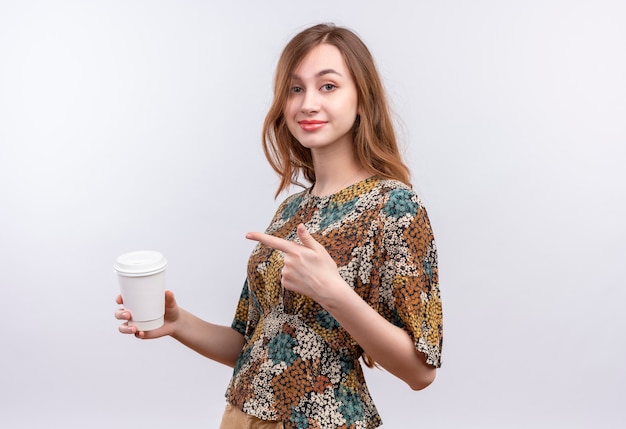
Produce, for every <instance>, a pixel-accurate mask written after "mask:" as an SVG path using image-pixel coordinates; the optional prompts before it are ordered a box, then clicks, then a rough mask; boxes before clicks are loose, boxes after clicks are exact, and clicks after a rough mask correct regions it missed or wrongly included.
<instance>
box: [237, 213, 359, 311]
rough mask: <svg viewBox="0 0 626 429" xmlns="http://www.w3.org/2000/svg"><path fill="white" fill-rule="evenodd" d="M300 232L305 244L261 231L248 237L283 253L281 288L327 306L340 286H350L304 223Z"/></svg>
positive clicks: (301, 239)
mask: <svg viewBox="0 0 626 429" xmlns="http://www.w3.org/2000/svg"><path fill="white" fill-rule="evenodd" d="M297 231H298V237H299V238H300V241H301V242H302V245H300V244H298V243H295V242H293V241H288V240H285V239H282V238H278V237H274V236H273V235H268V234H263V233H260V232H249V233H248V234H246V238H247V239H249V240H255V241H259V242H261V243H263V244H264V245H266V246H268V247H271V248H273V249H276V250H279V251H281V252H283V254H284V266H283V269H282V278H281V282H282V286H283V287H284V288H285V289H287V290H290V291H294V292H298V293H301V294H303V295H306V296H308V297H310V298H311V299H314V300H315V301H317V302H319V303H320V304H321V305H322V306H324V302H325V301H327V300H329V299H332V297H333V295H334V292H336V291H337V285H339V286H341V285H343V286H346V287H347V284H346V283H345V282H344V280H343V279H342V278H341V276H340V275H339V270H338V269H337V264H336V263H335V261H333V259H332V258H331V256H330V255H329V254H328V252H327V251H326V249H325V248H324V246H322V245H321V244H320V243H318V242H317V241H316V240H315V239H314V238H313V237H312V236H311V234H309V232H308V231H307V230H306V227H305V226H304V225H303V224H300V225H298V230H297Z"/></svg>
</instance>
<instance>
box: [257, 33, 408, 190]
mask: <svg viewBox="0 0 626 429" xmlns="http://www.w3.org/2000/svg"><path fill="white" fill-rule="evenodd" d="M323 43H326V44H329V45H332V46H335V47H336V48H337V49H339V52H341V54H342V56H343V58H344V61H345V62H346V65H347V67H348V69H349V70H350V73H351V74H352V79H353V80H354V83H355V85H356V89H357V95H358V111H359V112H360V115H358V116H357V119H356V121H355V124H354V128H353V138H354V152H355V156H356V159H357V162H358V163H359V164H360V165H361V166H363V167H364V168H365V169H366V170H368V172H369V173H371V174H373V175H377V176H379V177H381V178H386V179H396V180H399V181H401V182H403V183H405V184H407V185H410V172H409V169H408V168H407V166H406V165H405V164H404V162H403V161H402V157H401V154H400V151H399V148H398V144H397V141H396V135H395V131H394V127H393V122H392V120H391V114H390V111H389V106H388V103H387V96H386V94H385V90H384V87H383V84H382V81H381V79H380V76H379V74H378V71H377V69H376V65H375V63H374V59H373V57H372V55H371V53H370V51H369V50H368V49H367V47H366V46H365V44H364V43H363V42H362V41H361V39H360V38H359V37H358V36H357V35H356V34H355V33H353V32H352V31H350V30H348V29H346V28H342V27H337V26H335V25H333V24H318V25H315V26H313V27H310V28H308V29H306V30H304V31H302V32H300V33H299V34H297V35H296V36H295V37H294V38H293V39H291V41H290V42H289V43H288V44H287V46H285V49H284V50H283V52H282V54H281V56H280V59H279V60H278V65H277V67H276V74H275V77H274V101H273V102H272V105H271V107H270V109H269V111H268V113H267V116H266V117H265V123H264V124H263V151H264V152H265V156H266V157H267V160H268V161H269V163H270V165H271V167H272V168H273V169H274V171H276V173H277V174H278V176H279V177H280V179H281V180H280V184H279V185H278V190H277V191H276V196H278V195H279V194H280V193H281V192H282V191H284V190H286V189H287V188H288V187H289V186H290V185H292V184H294V185H300V186H304V185H302V184H301V183H299V181H298V179H299V177H300V176H303V177H304V178H305V179H307V180H308V181H309V182H311V183H314V182H315V170H314V169H313V161H312V156H311V151H310V150H309V149H307V148H305V147H304V146H302V145H301V144H300V143H299V142H298V141H297V140H296V139H295V138H294V137H293V135H292V134H291V132H290V131H289V129H288V128H287V123H286V121H285V117H284V113H283V111H284V107H285V104H286V102H287V97H288V95H289V85H290V77H291V75H292V73H293V71H294V70H295V69H296V68H297V67H298V65H299V64H300V63H301V62H302V60H303V59H304V57H305V56H306V55H307V54H308V53H309V52H310V51H311V49H313V48H314V47H316V46H318V45H320V44H323Z"/></svg>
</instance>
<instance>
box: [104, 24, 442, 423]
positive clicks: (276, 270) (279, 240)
mask: <svg viewBox="0 0 626 429" xmlns="http://www.w3.org/2000/svg"><path fill="white" fill-rule="evenodd" d="M263 131H264V133H263V137H264V150H265V154H266V156H267V158H268V160H269V162H270V164H271V166H272V167H273V168H274V169H275V170H276V172H277V173H278V175H279V176H280V178H281V182H280V185H279V187H278V191H277V193H276V195H278V194H280V193H281V192H282V191H284V190H286V189H287V188H288V187H289V186H290V185H292V184H300V183H299V181H300V180H301V178H303V179H305V180H306V181H308V182H310V186H309V187H308V188H306V189H305V190H304V191H301V192H299V193H296V194H294V195H292V196H290V197H288V198H287V199H286V200H285V201H284V202H283V203H282V204H281V205H280V206H279V208H278V210H277V212H276V214H275V216H274V218H273V219H272V221H271V223H270V224H269V227H268V228H267V230H266V231H265V233H259V232H251V233H248V234H247V235H246V237H247V238H248V239H250V240H255V241H257V242H258V245H257V246H256V248H255V249H254V251H253V252H252V255H251V257H250V260H249V264H248V273H247V278H246V281H245V283H244V287H243V291H242V293H241V296H240V299H239V303H238V306H237V308H236V312H235V317H234V320H233V323H232V325H231V326H218V325H214V324H211V323H208V322H205V321H203V320H200V319H199V318H197V317H195V316H194V315H192V314H190V313H188V312H187V311H185V310H183V309H182V308H180V307H179V306H178V305H177V303H176V301H175V299H174V296H173V294H172V293H171V292H169V291H168V292H166V315H165V319H166V322H165V324H164V326H162V327H161V328H159V329H157V330H154V331H149V332H138V331H137V330H136V328H135V327H133V326H129V325H128V323H127V322H126V323H124V324H123V325H121V326H120V332H122V333H127V334H134V335H135V336H136V337H138V338H145V339H147V338H156V337H161V336H164V335H170V336H172V337H174V338H176V339H177V340H178V341H180V342H181V343H183V344H185V345H186V346H188V347H190V348H192V349H193V350H196V351H197V352H199V353H201V354H202V355H204V356H206V357H208V358H210V359H213V360H215V361H217V362H221V363H223V364H226V365H229V366H231V367H233V368H234V371H233V376H232V379H231V382H230V384H229V386H228V389H227V393H226V398H227V407H226V411H225V413H224V417H223V421H222V425H221V428H222V429H227V428H243V427H250V428H261V427H262V428H265V427H268V428H320V429H331V428H374V427H377V426H379V425H381V424H382V422H381V419H380V417H379V415H378V413H377V411H376V408H375V406H374V404H373V402H372V398H371V397H370V394H369V392H368V389H367V386H366V384H365V380H364V377H363V372H362V369H361V366H360V364H359V358H362V359H363V361H364V362H365V363H366V365H368V366H374V364H376V365H379V366H381V367H383V368H385V369H386V370H388V371H389V372H391V373H392V374H394V375H395V376H397V377H399V378H400V379H402V380H404V381H405V382H406V383H407V384H408V385H409V386H410V388H411V389H414V390H419V389H423V388H425V387H427V386H428V385H429V384H430V383H432V381H433V380H434V378H435V373H436V368H438V367H439V366H440V355H441V345H442V313H441V300H440V295H439V285H438V271H437V253H436V246H435V241H434V238H433V233H432V230H431V227H430V223H429V220H428V216H427V214H426V211H425V209H424V206H423V205H422V203H421V202H420V200H419V198H418V197H417V195H416V194H415V193H414V191H413V190H412V189H411V187H410V184H409V171H408V169H407V167H406V166H405V164H404V163H403V162H402V160H401V157H400V154H399V150H398V146H397V143H396V139H395V135H394V130H393V126H392V121H391V119H390V114H389V109H388V106H387V102H386V97H385V93H384V90H383V86H382V84H381V81H380V78H379V76H378V73H377V71H376V67H375V65H374V61H373V59H372V56H371V54H370V52H369V51H368V49H367V47H366V46H365V45H364V44H363V42H362V41H361V40H360V39H359V38H358V37H357V36H356V35H355V34H354V33H353V32H351V31H349V30H347V29H345V28H340V27H335V26H333V25H327V24H322V25H316V26H314V27H311V28H308V29H306V30H304V31H303V32H301V33H300V34H298V35H296V36H295V37H294V38H293V39H292V40H291V41H290V42H289V43H288V44H287V46H286V47H285V49H284V51H283V53H282V56H281V57H280V60H279V63H278V67H277V71H276V76H275V91H274V102H273V104H272V106H271V108H270V111H269V113H268V115H267V118H266V120H265V124H264V130H263ZM117 302H118V303H119V304H122V299H121V297H118V298H117ZM116 317H117V318H118V319H120V320H125V321H128V320H130V317H131V315H130V314H129V312H128V311H127V310H124V309H120V310H118V311H117V312H116Z"/></svg>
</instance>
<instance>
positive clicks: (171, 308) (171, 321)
mask: <svg viewBox="0 0 626 429" xmlns="http://www.w3.org/2000/svg"><path fill="white" fill-rule="evenodd" d="M115 302H117V303H118V304H119V305H123V304H124V301H123V299H122V295H118V296H117V298H115ZM180 315H181V311H180V308H179V307H178V304H177V303H176V299H175V298H174V293H172V292H171V291H169V290H167V291H165V323H163V326H161V327H160V328H157V329H153V330H151V331H140V330H138V329H137V327H135V326H131V325H129V324H128V321H129V320H130V318H131V314H130V312H129V311H128V310H126V309H125V308H123V307H122V308H120V309H118V310H116V311H115V318H116V319H118V320H124V321H125V322H124V323H122V324H121V325H120V326H119V328H118V329H119V331H120V332H121V333H122V334H133V335H135V337H137V338H141V339H151V338H159V337H163V336H165V335H172V334H173V333H174V331H175V327H176V325H177V323H176V322H178V321H179V318H180Z"/></svg>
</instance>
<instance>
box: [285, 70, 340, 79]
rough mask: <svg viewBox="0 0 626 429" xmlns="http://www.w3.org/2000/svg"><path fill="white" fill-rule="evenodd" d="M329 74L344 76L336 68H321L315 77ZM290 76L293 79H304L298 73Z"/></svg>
mask: <svg viewBox="0 0 626 429" xmlns="http://www.w3.org/2000/svg"><path fill="white" fill-rule="evenodd" d="M327 74H336V75H338V76H341V77H343V75H342V74H341V73H339V72H338V71H337V70H335V69H324V70H320V71H318V72H317V73H315V77H317V78H319V77H322V76H325V75H327ZM289 77H291V79H294V80H302V79H301V78H300V76H298V75H297V74H295V73H291V74H290V75H289Z"/></svg>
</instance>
